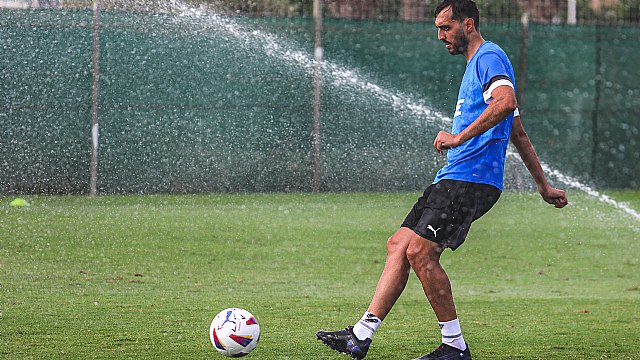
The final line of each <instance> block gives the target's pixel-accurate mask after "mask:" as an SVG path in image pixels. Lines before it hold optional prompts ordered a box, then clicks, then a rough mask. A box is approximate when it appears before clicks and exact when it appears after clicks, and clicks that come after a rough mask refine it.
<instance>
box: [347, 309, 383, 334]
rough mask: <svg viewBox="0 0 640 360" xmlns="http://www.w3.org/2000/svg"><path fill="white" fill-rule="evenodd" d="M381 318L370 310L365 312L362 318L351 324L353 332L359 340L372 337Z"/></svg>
mask: <svg viewBox="0 0 640 360" xmlns="http://www.w3.org/2000/svg"><path fill="white" fill-rule="evenodd" d="M381 323H382V320H380V318H378V317H377V316H375V315H373V314H372V313H370V312H368V311H367V312H365V313H364V315H362V318H361V319H360V320H359V321H358V322H357V323H356V324H355V325H354V326H353V334H354V335H355V336H356V337H357V338H358V339H360V340H364V339H366V338H369V339H370V338H372V337H373V333H374V332H375V331H376V330H377V329H378V327H379V326H380V324H381Z"/></svg>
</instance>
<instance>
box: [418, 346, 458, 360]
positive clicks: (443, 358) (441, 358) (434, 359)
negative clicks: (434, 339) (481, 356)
mask: <svg viewBox="0 0 640 360" xmlns="http://www.w3.org/2000/svg"><path fill="white" fill-rule="evenodd" d="M414 360H471V351H470V350H469V345H467V348H466V349H465V350H464V351H462V350H460V349H458V348H454V347H453V346H449V345H447V344H441V345H440V346H438V347H437V348H436V349H435V350H433V351H432V352H430V353H428V354H427V355H423V356H420V357H419V358H415V359H414Z"/></svg>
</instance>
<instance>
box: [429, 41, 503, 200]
mask: <svg viewBox="0 0 640 360" xmlns="http://www.w3.org/2000/svg"><path fill="white" fill-rule="evenodd" d="M502 85H508V86H511V87H513V88H514V92H515V78H514V74H513V66H512V65H511V62H510V61H509V58H508V57H507V54H506V53H505V52H504V51H503V50H502V49H501V48H500V47H499V46H498V45H496V44H494V43H492V42H490V41H485V42H484V43H483V44H482V45H481V46H480V48H478V50H477V51H476V53H475V54H474V55H473V57H472V58H471V60H470V61H469V63H468V64H467V68H466V70H465V72H464V77H463V78H462V83H461V85H460V91H459V93H458V103H457V105H456V111H455V115H454V118H453V126H452V134H458V133H460V132H461V131H462V130H464V129H465V128H466V127H467V126H469V124H471V123H472V122H473V121H475V120H476V119H477V118H478V116H480V114H481V113H482V112H483V111H484V110H485V109H486V108H487V107H488V106H489V103H490V102H491V100H492V97H491V93H492V91H493V90H494V89H495V88H497V87H498V86H502ZM512 124H513V114H510V115H509V116H507V118H505V119H504V120H502V121H501V122H500V123H498V124H497V125H496V126H494V127H493V128H491V129H489V130H487V131H486V132H485V133H483V134H480V135H477V136H475V137H473V138H471V139H469V140H467V141H466V142H464V143H463V144H462V145H460V146H458V147H456V148H453V149H450V150H449V151H448V152H447V165H445V166H444V167H443V168H442V169H440V171H438V174H437V175H436V178H435V180H434V181H433V183H434V184H435V183H437V182H439V181H440V180H442V179H450V180H461V181H468V182H473V183H481V184H488V185H492V186H495V187H497V188H498V189H500V190H502V186H503V182H504V162H505V157H506V152H507V146H508V144H509V136H510V134H511V126H512Z"/></svg>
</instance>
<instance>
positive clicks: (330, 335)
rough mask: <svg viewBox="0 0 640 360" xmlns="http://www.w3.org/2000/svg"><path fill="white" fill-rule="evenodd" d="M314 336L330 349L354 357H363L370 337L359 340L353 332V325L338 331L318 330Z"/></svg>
mask: <svg viewBox="0 0 640 360" xmlns="http://www.w3.org/2000/svg"><path fill="white" fill-rule="evenodd" d="M316 336H317V337H318V340H320V341H322V342H323V343H324V344H325V345H327V346H328V347H330V348H331V349H333V350H335V351H338V352H341V353H344V354H347V355H350V356H351V357H352V358H354V359H364V357H365V356H367V351H369V346H370V345H371V339H364V340H360V339H358V338H357V337H356V336H355V335H354V334H353V326H349V327H348V328H346V329H344V330H339V331H318V332H317V333H316Z"/></svg>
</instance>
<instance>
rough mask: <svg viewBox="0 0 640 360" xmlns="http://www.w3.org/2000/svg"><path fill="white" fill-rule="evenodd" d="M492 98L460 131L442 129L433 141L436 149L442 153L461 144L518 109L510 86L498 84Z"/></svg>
mask: <svg viewBox="0 0 640 360" xmlns="http://www.w3.org/2000/svg"><path fill="white" fill-rule="evenodd" d="M491 98H492V100H491V103H489V106H488V107H487V108H486V109H485V110H484V111H483V112H482V114H480V116H478V118H477V119H475V120H474V121H473V122H472V123H471V124H469V126H467V128H466V129H464V130H463V131H461V132H460V133H458V134H455V135H453V134H450V133H448V132H446V131H440V132H439V133H438V136H436V139H435V140H434V141H433V146H434V147H435V148H436V150H438V152H440V153H442V150H443V149H448V148H454V147H457V146H460V145H461V144H462V143H464V142H465V141H467V140H469V139H471V138H473V137H474V136H477V135H480V134H482V133H484V132H485V131H487V130H489V129H491V128H492V127H494V126H496V125H497V124H498V123H499V122H500V121H502V120H504V119H505V118H506V117H507V116H509V114H511V113H513V111H514V110H515V109H516V106H517V101H516V95H515V93H514V91H513V88H512V87H510V86H506V85H503V86H498V87H497V88H496V89H495V90H493V92H492V93H491Z"/></svg>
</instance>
